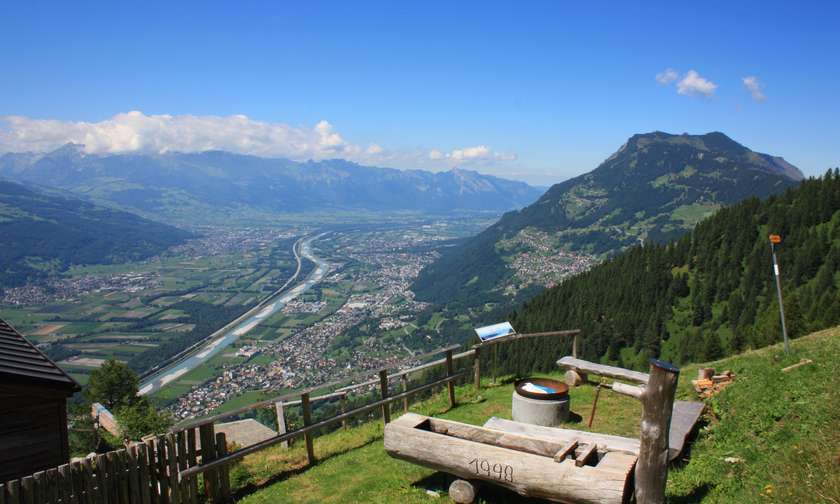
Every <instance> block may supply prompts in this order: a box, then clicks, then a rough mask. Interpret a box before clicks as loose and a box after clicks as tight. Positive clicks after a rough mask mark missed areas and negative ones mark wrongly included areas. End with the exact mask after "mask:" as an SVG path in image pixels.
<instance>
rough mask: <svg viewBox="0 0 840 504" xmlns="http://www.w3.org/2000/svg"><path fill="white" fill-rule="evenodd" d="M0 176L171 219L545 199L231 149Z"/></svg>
mask: <svg viewBox="0 0 840 504" xmlns="http://www.w3.org/2000/svg"><path fill="white" fill-rule="evenodd" d="M0 176H3V177H6V178H9V179H13V180H17V181H25V182H29V183H34V184H39V185H44V186H50V187H57V188H60V189H64V190H67V191H71V192H72V193H75V194H77V195H83V196H85V197H88V198H92V199H94V200H98V201H102V202H108V203H113V204H116V205H119V206H120V207H121V208H124V209H128V210H132V211H136V212H140V213H142V214H143V215H149V216H152V217H164V218H169V217H172V216H183V215H190V216H195V215H198V214H200V213H201V212H202V211H213V210H219V209H224V210H225V211H227V212H229V211H235V210H243V209H244V210H256V211H265V212H296V213H297V212H315V211H317V212H335V211H346V210H349V211H356V210H365V211H372V212H383V211H403V210H405V211H421V212H431V213H434V212H439V213H442V212H445V213H449V212H453V211H460V210H466V211H491V212H499V213H500V212H503V211H507V210H511V209H514V208H521V207H522V206H524V205H527V204H529V203H531V202H533V201H534V200H536V199H537V198H538V197H539V196H540V194H542V192H543V191H542V190H541V189H538V188H535V187H532V186H530V185H528V184H526V183H524V182H516V181H510V180H504V179H500V178H497V177H493V176H489V175H483V174H480V173H478V172H475V171H471V170H464V169H453V170H450V171H445V172H438V173H433V172H429V171H422V170H396V169H392V168H378V167H370V166H362V165H358V164H355V163H352V162H349V161H344V160H339V159H333V160H326V161H307V162H297V161H291V160H288V159H271V158H261V157H255V156H247V155H241V154H233V153H230V152H223V151H206V152H198V153H177V152H171V153H164V154H113V155H90V154H86V153H85V151H84V148H83V147H82V146H80V145H75V144H67V145H65V146H64V147H62V148H60V149H57V150H55V151H53V152H49V153H46V154H33V153H8V154H5V155H3V156H0Z"/></svg>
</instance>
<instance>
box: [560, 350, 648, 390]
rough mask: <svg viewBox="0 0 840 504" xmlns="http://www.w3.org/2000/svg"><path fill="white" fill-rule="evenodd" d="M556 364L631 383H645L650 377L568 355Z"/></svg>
mask: <svg viewBox="0 0 840 504" xmlns="http://www.w3.org/2000/svg"><path fill="white" fill-rule="evenodd" d="M557 365H558V366H560V367H564V368H569V369H573V370H575V371H577V372H578V373H580V372H583V373H587V374H594V375H598V376H606V377H607V378H613V379H616V380H624V381H629V382H633V383H641V384H645V383H647V382H648V379H649V378H650V377H649V375H647V374H646V373H640V372H638V371H631V370H630V369H624V368H620V367H615V366H607V365H604V364H597V363H595V362H589V361H585V360H582V359H576V358H574V357H569V356H566V357H563V358H562V359H560V360H558V361H557Z"/></svg>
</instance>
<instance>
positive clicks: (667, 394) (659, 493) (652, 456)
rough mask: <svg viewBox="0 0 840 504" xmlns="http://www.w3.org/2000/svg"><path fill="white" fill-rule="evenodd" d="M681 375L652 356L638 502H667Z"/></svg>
mask: <svg viewBox="0 0 840 504" xmlns="http://www.w3.org/2000/svg"><path fill="white" fill-rule="evenodd" d="M679 377H680V370H679V369H678V368H676V367H674V366H673V365H671V364H670V363H667V362H664V361H659V360H655V359H652V360H651V364H650V379H649V380H648V383H647V390H646V391H645V394H644V396H643V397H642V429H641V437H640V440H641V442H640V444H639V461H638V462H637V463H636V471H635V480H634V481H635V487H636V490H635V495H636V502H637V504H660V503H662V502H665V483H666V482H667V481H668V458H669V457H668V455H669V451H668V438H669V436H670V432H669V431H670V425H671V415H672V413H673V410H674V394H675V393H676V391H677V380H678V379H679Z"/></svg>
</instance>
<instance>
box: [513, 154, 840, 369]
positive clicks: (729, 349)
mask: <svg viewBox="0 0 840 504" xmlns="http://www.w3.org/2000/svg"><path fill="white" fill-rule="evenodd" d="M770 233H778V234H780V235H782V237H783V242H782V244H781V245H780V246H779V247H778V251H779V254H778V255H779V261H780V264H781V272H782V275H781V278H782V288H783V291H784V296H785V298H784V302H785V311H786V315H787V317H786V319H787V324H788V331H789V333H790V334H791V336H792V337H797V336H800V335H802V334H806V333H808V332H810V331H814V330H819V329H822V328H825V327H829V326H832V325H836V324H838V323H840V288H839V287H840V171H838V170H836V169H835V170H833V171H829V172H828V173H826V175H825V176H823V177H822V178H818V179H809V180H806V181H804V182H802V183H801V184H800V185H799V186H797V187H795V188H792V189H789V190H788V191H786V192H785V193H784V194H781V195H777V196H772V197H770V198H768V199H767V200H765V201H759V200H758V199H755V198H752V199H749V200H746V201H744V202H742V203H740V204H737V205H734V206H732V207H729V208H726V209H722V210H720V211H719V212H717V213H716V214H715V215H714V216H712V217H709V218H708V219H706V220H704V221H703V222H701V223H700V224H698V225H697V227H696V228H695V229H694V231H692V232H691V233H689V234H688V235H686V236H684V237H683V238H681V239H679V240H677V241H674V242H671V243H669V244H667V245H653V244H649V245H646V246H643V247H642V246H638V247H634V248H631V249H630V250H628V251H626V252H625V253H623V254H621V255H619V256H617V257H615V258H614V259H612V260H609V261H607V262H605V263H603V264H600V265H599V266H596V267H594V268H592V269H591V270H589V271H588V272H586V273H584V274H581V275H578V276H576V277H574V278H571V279H570V280H568V281H566V282H564V283H563V284H561V285H559V286H557V287H555V288H553V289H550V290H547V291H545V292H544V293H542V294H541V295H539V296H537V297H536V298H534V299H533V300H531V301H529V302H527V303H525V305H524V306H522V307H521V308H520V309H519V310H517V311H516V313H514V314H513V318H512V321H513V323H514V326H515V327H516V328H517V330H519V331H520V332H526V331H539V330H543V329H553V328H557V327H579V328H581V329H582V330H583V332H584V334H586V335H587V344H586V346H585V347H584V349H583V351H584V354H585V355H586V357H587V358H589V359H590V360H592V359H601V360H603V361H608V362H614V363H618V364H620V365H622V366H625V367H640V366H643V365H644V363H646V362H647V359H648V358H649V357H651V356H657V355H658V356H661V357H662V358H665V359H668V360H671V361H674V362H692V361H698V360H705V359H715V358H718V357H721V356H723V355H727V354H731V353H735V352H738V351H741V350H743V349H745V348H759V347H763V346H765V345H767V344H770V343H774V342H778V341H780V340H781V330H780V324H779V314H778V303H777V301H776V293H775V287H774V284H773V276H772V271H773V270H772V267H771V256H770V243H769V241H768V234H770ZM540 344H542V345H544V346H542V347H540V346H539V344H537V345H535V346H534V347H532V348H531V351H530V352H528V353H527V356H525V357H523V359H524V360H519V359H517V358H511V359H509V360H506V361H505V362H506V364H509V365H510V366H513V368H528V367H537V368H546V367H549V366H551V365H553V362H552V357H553V355H555V354H556V353H557V350H558V349H556V348H551V347H548V346H545V345H550V343H548V342H546V343H543V342H541V343H540ZM523 354H524V352H523Z"/></svg>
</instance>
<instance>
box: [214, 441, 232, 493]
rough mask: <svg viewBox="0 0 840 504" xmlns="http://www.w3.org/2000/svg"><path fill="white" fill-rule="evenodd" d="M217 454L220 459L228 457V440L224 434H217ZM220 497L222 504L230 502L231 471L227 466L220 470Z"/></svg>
mask: <svg viewBox="0 0 840 504" xmlns="http://www.w3.org/2000/svg"><path fill="white" fill-rule="evenodd" d="M216 453H217V454H218V455H219V458H222V457H224V456H225V455H227V439H226V438H225V433H224V432H217V433H216ZM219 496H220V497H221V501H222V502H225V503H227V502H230V469H229V467H228V466H227V465H223V466H222V468H221V469H219Z"/></svg>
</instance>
